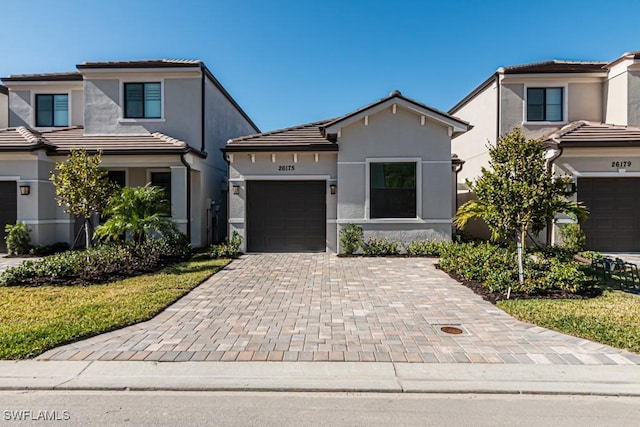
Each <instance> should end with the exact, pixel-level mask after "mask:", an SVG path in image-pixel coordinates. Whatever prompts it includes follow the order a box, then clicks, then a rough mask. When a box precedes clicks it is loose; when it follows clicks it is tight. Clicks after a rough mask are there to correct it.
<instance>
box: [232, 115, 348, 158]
mask: <svg viewBox="0 0 640 427" xmlns="http://www.w3.org/2000/svg"><path fill="white" fill-rule="evenodd" d="M330 121H332V120H322V121H319V122H313V123H307V124H303V125H299V126H293V127H290V128H285V129H278V130H274V131H271V132H264V133H257V134H254V135H247V136H243V137H240V138H234V139H230V140H229V141H228V142H227V146H226V147H225V149H224V151H255V150H256V149H260V148H268V149H269V150H272V151H276V150H280V151H283V150H293V149H296V150H300V149H302V150H304V149H308V150H318V151H323V150H324V151H337V150H338V146H337V144H336V143H334V142H331V141H329V140H328V139H327V138H326V137H325V136H324V134H323V132H322V128H323V126H324V125H325V124H327V123H329V122H330Z"/></svg>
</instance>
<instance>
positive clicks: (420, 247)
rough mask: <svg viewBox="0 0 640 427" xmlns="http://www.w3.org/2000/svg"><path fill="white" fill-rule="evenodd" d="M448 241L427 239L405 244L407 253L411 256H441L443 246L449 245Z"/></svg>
mask: <svg viewBox="0 0 640 427" xmlns="http://www.w3.org/2000/svg"><path fill="white" fill-rule="evenodd" d="M447 244H449V243H447V242H439V241H436V240H427V241H422V242H411V243H410V244H408V245H405V246H404V249H405V251H407V255H410V256H433V257H439V256H440V253H441V252H442V247H443V246H444V245H447Z"/></svg>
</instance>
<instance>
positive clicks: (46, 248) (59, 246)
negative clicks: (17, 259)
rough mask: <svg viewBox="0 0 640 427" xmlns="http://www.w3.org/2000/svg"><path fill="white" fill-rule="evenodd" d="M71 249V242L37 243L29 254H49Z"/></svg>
mask: <svg viewBox="0 0 640 427" xmlns="http://www.w3.org/2000/svg"><path fill="white" fill-rule="evenodd" d="M68 250H69V244H68V243H67V242H56V243H54V244H52V245H37V246H32V247H31V248H30V249H29V255H35V256H47V255H53V254H57V253H59V252H64V251H68Z"/></svg>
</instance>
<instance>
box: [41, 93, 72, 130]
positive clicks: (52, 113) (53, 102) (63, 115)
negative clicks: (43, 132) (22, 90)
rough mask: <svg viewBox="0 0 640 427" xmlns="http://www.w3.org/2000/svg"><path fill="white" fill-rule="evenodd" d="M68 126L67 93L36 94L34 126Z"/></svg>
mask: <svg viewBox="0 0 640 427" xmlns="http://www.w3.org/2000/svg"><path fill="white" fill-rule="evenodd" d="M64 126H69V95H67V94H59V95H58V94H56V95H49V94H37V95H36V127H64Z"/></svg>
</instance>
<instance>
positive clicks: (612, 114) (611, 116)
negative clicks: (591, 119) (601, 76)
mask: <svg viewBox="0 0 640 427" xmlns="http://www.w3.org/2000/svg"><path fill="white" fill-rule="evenodd" d="M605 93H606V101H605V122H606V123H611V124H617V125H626V124H627V111H628V109H627V95H628V93H627V73H624V72H623V73H621V74H618V75H616V76H615V77H613V78H610V79H608V80H607V81H606V82H605Z"/></svg>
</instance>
